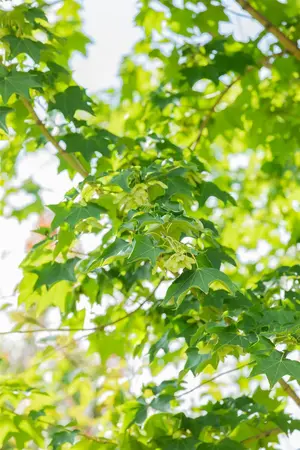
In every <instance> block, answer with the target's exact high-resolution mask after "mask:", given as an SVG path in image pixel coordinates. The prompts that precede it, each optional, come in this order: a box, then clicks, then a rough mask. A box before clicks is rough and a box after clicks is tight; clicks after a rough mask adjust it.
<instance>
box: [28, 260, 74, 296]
mask: <svg viewBox="0 0 300 450" xmlns="http://www.w3.org/2000/svg"><path fill="white" fill-rule="evenodd" d="M78 261H79V258H72V259H69V260H68V261H67V262H66V263H62V264H60V263H57V262H53V263H52V262H51V263H47V264H43V265H42V266H41V267H40V268H39V269H35V270H32V272H33V273H36V274H37V275H38V280H37V282H36V283H35V285H34V289H38V288H39V287H41V286H44V285H46V286H47V288H48V289H49V288H50V287H51V286H52V285H53V284H55V283H58V282H59V281H62V280H66V281H76V276H75V273H74V268H75V266H76V264H77V263H78Z"/></svg>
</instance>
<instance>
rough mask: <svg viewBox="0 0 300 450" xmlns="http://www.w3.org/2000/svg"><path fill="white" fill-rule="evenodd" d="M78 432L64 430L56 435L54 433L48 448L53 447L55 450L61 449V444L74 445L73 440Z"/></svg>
mask: <svg viewBox="0 0 300 450" xmlns="http://www.w3.org/2000/svg"><path fill="white" fill-rule="evenodd" d="M78 433H79V431H78V430H72V431H69V430H64V431H59V432H58V433H55V434H54V435H53V436H52V441H51V442H50V446H51V447H53V450H57V449H59V448H61V446H62V445H63V444H67V443H68V444H72V445H73V444H74V442H75V438H76V436H77V435H78Z"/></svg>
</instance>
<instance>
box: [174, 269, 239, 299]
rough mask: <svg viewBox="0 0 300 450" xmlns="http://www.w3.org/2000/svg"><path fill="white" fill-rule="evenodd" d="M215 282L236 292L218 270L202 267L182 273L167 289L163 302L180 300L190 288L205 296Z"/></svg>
mask: <svg viewBox="0 0 300 450" xmlns="http://www.w3.org/2000/svg"><path fill="white" fill-rule="evenodd" d="M215 281H218V282H220V283H222V284H223V285H224V286H225V287H227V288H228V289H229V290H230V291H231V292H233V293H234V292H235V291H236V286H235V285H234V284H233V283H232V281H231V280H230V278H229V277H228V276H227V275H225V274H224V273H222V272H220V271H219V270H218V269H213V268H206V267H204V268H201V269H196V270H187V271H185V272H183V274H182V275H180V277H178V278H177V279H176V280H175V281H174V282H173V283H172V284H171V286H170V287H169V289H168V291H167V294H166V298H165V301H166V302H168V301H169V300H171V298H173V297H174V298H175V300H180V298H182V297H183V296H184V295H185V293H186V292H187V291H188V290H190V289H191V288H197V289H200V290H201V291H202V292H204V293H205V294H208V291H209V286H210V285H211V284H212V283H214V282H215Z"/></svg>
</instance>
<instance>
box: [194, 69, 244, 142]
mask: <svg viewBox="0 0 300 450" xmlns="http://www.w3.org/2000/svg"><path fill="white" fill-rule="evenodd" d="M240 79H241V77H240V76H239V77H237V78H236V79H235V80H233V81H232V82H231V83H230V84H229V85H228V86H227V87H226V88H225V89H224V90H223V91H222V92H221V94H220V95H219V96H218V97H217V100H216V101H215V103H214V104H213V105H212V107H211V109H210V110H209V111H208V114H207V115H206V116H204V119H203V120H202V121H201V123H200V127H199V133H198V136H197V139H196V140H195V141H194V142H193V144H192V145H191V149H192V150H195V148H196V147H197V145H198V144H199V142H200V140H201V138H202V134H203V131H204V129H205V128H206V126H207V125H208V123H209V121H210V119H211V117H212V115H213V114H214V112H215V110H216V107H217V106H218V104H219V103H220V102H221V101H222V98H223V97H224V96H225V95H226V94H227V92H228V91H229V89H231V88H232V86H233V85H234V84H236V83H237V82H238V81H240Z"/></svg>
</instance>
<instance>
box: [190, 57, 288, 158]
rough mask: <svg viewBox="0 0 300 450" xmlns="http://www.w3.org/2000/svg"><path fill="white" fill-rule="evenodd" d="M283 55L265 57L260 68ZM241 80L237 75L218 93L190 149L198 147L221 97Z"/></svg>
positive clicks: (249, 70)
mask: <svg viewBox="0 0 300 450" xmlns="http://www.w3.org/2000/svg"><path fill="white" fill-rule="evenodd" d="M284 54H285V51H282V52H280V53H276V54H272V55H269V56H265V57H264V58H263V59H262V61H261V65H262V66H264V65H265V66H266V67H269V65H270V60H271V59H272V58H274V57H279V56H283V55H284ZM254 68H255V66H248V67H247V69H246V73H248V72H251V71H252V70H253V69H254ZM241 78H242V75H239V76H238V77H237V78H235V79H234V80H233V81H232V82H231V83H230V84H229V85H228V86H226V88H225V89H224V90H223V91H222V92H221V93H220V95H219V96H218V97H217V99H216V101H215V103H214V104H213V105H212V107H211V108H210V109H209V111H208V113H207V115H206V116H204V118H203V119H201V122H200V126H199V132H198V135H197V138H196V140H195V141H194V142H193V143H192V144H191V146H190V147H191V149H192V150H195V149H196V147H197V146H198V144H199V142H200V140H201V138H202V135H203V131H204V129H205V128H206V127H207V125H208V123H209V121H210V119H211V118H212V116H213V114H214V113H215V112H216V107H217V106H218V105H219V103H221V101H222V99H223V97H225V95H226V94H227V92H228V91H229V90H230V89H231V88H232V87H233V86H234V85H235V84H236V83H237V82H238V81H240V80H241Z"/></svg>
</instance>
